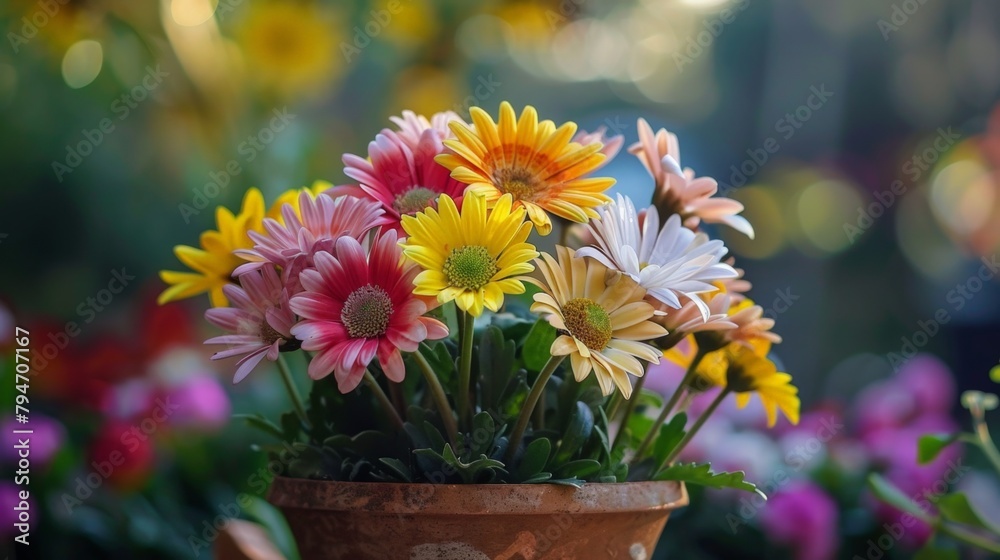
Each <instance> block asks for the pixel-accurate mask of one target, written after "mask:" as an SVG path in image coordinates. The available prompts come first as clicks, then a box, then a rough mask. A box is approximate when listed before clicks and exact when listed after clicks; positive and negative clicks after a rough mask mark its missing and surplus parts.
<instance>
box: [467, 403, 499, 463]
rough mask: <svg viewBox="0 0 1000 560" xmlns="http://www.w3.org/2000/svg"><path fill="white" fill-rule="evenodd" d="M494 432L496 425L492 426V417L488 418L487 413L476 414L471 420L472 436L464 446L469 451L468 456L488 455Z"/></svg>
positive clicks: (488, 414)
mask: <svg viewBox="0 0 1000 560" xmlns="http://www.w3.org/2000/svg"><path fill="white" fill-rule="evenodd" d="M496 430H497V429H496V424H494V422H493V417H492V416H490V413H489V412H480V413H479V414H476V416H475V417H473V418H472V434H471V437H470V438H469V439H470V441H468V442H467V445H466V447H467V448H468V449H469V455H470V456H472V457H476V456H478V455H489V453H490V450H491V449H492V447H493V440H494V437H495V436H496Z"/></svg>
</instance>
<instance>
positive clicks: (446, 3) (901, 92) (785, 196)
mask: <svg viewBox="0 0 1000 560" xmlns="http://www.w3.org/2000/svg"><path fill="white" fill-rule="evenodd" d="M0 6H2V13H0V17H2V19H0V23H2V25H3V31H4V36H5V41H4V42H5V43H6V44H4V45H2V46H0V123H2V128H3V134H0V168H2V170H3V174H4V181H3V186H2V187H0V189H2V190H0V263H3V265H2V270H3V273H2V276H0V355H3V356H4V359H3V364H2V366H0V369H2V371H3V375H4V377H3V379H4V382H3V387H2V389H0V395H2V398H3V402H4V404H3V409H2V410H3V413H2V414H0V420H2V422H3V423H4V424H5V426H4V428H3V431H4V434H3V437H4V438H7V437H9V436H8V433H9V432H10V429H9V428H8V426H14V424H13V422H14V420H13V419H12V418H10V417H8V416H7V415H8V414H9V412H8V411H12V408H13V406H14V405H13V403H14V400H15V395H16V394H17V393H15V389H13V387H12V385H13V382H12V381H8V380H13V378H14V375H13V370H14V363H13V359H14V358H13V357H12V348H13V345H14V341H13V336H12V335H13V331H14V327H15V325H17V326H20V327H23V328H25V329H28V330H29V331H30V337H31V348H32V351H33V352H34V355H35V361H34V362H33V363H32V365H33V369H34V370H35V372H36V375H34V376H33V377H31V381H30V388H29V389H28V393H27V396H28V398H29V399H30V407H29V408H30V410H31V426H32V427H33V428H34V429H35V432H36V434H43V435H41V436H38V435H36V441H35V442H34V444H33V445H34V447H33V448H32V454H33V455H32V464H31V472H30V490H31V500H32V509H31V520H30V524H31V537H30V539H31V546H30V547H19V549H18V550H17V556H18V557H25V558H41V557H46V558H48V557H53V558H55V557H59V558H62V557H78V558H84V557H101V558H131V557H135V556H138V555H140V554H141V555H143V556H145V557H157V558H186V557H201V558H205V557H211V555H212V545H213V544H214V539H215V538H216V537H214V536H213V530H212V524H213V522H215V521H216V520H218V519H223V520H224V519H226V518H227V516H228V517H234V516H235V517H246V518H252V519H262V518H268V516H271V515H273V514H272V513H271V512H270V511H269V510H268V508H267V506H266V505H265V504H264V503H263V501H262V500H261V497H262V496H263V495H264V492H265V489H266V486H267V482H268V481H269V480H270V477H271V476H273V475H271V474H270V473H268V471H267V470H266V468H264V465H265V464H266V463H265V460H264V458H263V454H262V453H260V451H259V450H257V449H255V448H254V446H253V442H254V441H257V440H258V439H259V436H258V435H257V434H255V433H252V432H250V430H249V429H248V428H247V427H246V426H245V425H244V423H243V422H238V421H230V418H231V415H232V414H233V413H237V414H240V413H248V412H254V413H257V412H260V413H262V414H264V415H265V416H271V417H277V415H278V414H279V413H280V411H282V410H283V409H285V408H286V407H287V406H288V403H287V402H286V401H285V396H284V394H283V393H282V392H281V388H280V383H279V382H278V380H277V379H276V378H273V377H270V378H269V377H268V376H266V375H258V376H253V378H252V379H251V380H249V381H248V382H246V383H242V384H240V385H239V386H237V387H234V386H232V385H231V384H230V379H231V374H232V368H231V364H228V363H211V362H210V361H208V359H207V358H208V356H209V355H210V352H207V351H205V350H203V349H202V345H201V342H202V341H203V340H204V339H205V338H206V337H207V336H210V335H211V334H212V332H211V331H210V329H208V328H207V326H206V325H205V324H204V321H203V319H202V313H203V311H204V309H205V308H207V305H208V302H207V298H203V297H199V298H195V299H192V300H187V301H184V302H181V303H177V304H170V305H167V306H163V307H160V306H157V305H156V302H155V299H156V295H157V294H158V293H159V292H160V291H162V289H163V288H164V285H163V284H162V283H161V282H160V280H159V279H158V277H157V271H159V270H161V269H172V270H177V269H178V267H179V266H180V264H179V263H178V262H177V261H176V258H175V257H174V255H173V254H172V247H173V246H174V245H177V244H188V245H197V242H198V236H199V234H200V233H201V232H203V231H205V230H207V229H211V228H214V227H215V221H214V220H215V218H214V208H215V207H216V206H218V205H222V206H226V207H228V208H230V209H234V210H235V209H236V208H238V206H239V202H240V199H241V198H242V195H243V193H244V191H245V190H246V189H247V188H249V187H251V186H256V187H259V188H260V189H261V190H262V191H263V192H264V194H265V198H266V199H267V200H268V201H270V200H273V199H274V197H276V196H277V195H278V194H280V193H281V192H283V191H285V190H286V189H289V188H292V187H299V186H304V185H309V184H312V182H313V181H314V180H318V179H322V180H327V181H330V182H332V183H334V184H339V183H342V182H345V181H346V177H345V176H344V175H343V173H342V164H341V155H342V154H343V153H345V152H350V153H356V154H364V153H365V152H366V147H367V143H368V142H369V141H370V140H371V139H373V138H374V135H375V134H376V133H377V132H378V131H379V130H380V129H382V128H383V127H386V126H389V125H390V123H389V120H388V117H389V116H390V115H396V114H399V113H400V112H401V111H402V110H403V109H412V110H414V111H416V112H418V113H424V114H430V113H432V112H435V111H441V110H453V111H455V112H457V113H459V114H460V115H462V116H463V117H467V116H468V108H469V107H470V106H477V105H478V106H482V107H484V108H485V109H486V110H487V111H488V112H490V113H492V114H495V113H496V108H497V106H498V105H499V103H500V102H501V101H502V100H509V101H511V102H512V103H513V105H514V106H515V107H516V108H520V107H521V106H523V105H525V104H532V105H534V106H535V107H537V109H538V111H539V113H540V114H541V115H542V116H543V118H550V119H553V120H555V121H556V122H563V121H566V120H573V121H575V122H577V123H578V124H579V125H580V127H581V128H583V129H586V130H594V129H596V128H598V127H602V126H603V127H605V128H606V129H607V130H608V132H609V134H622V135H624V136H625V141H626V143H627V144H626V145H628V144H631V143H632V142H634V141H636V140H637V132H636V118H637V117H640V116H641V117H645V118H646V119H647V120H649V121H650V122H651V123H652V124H653V126H654V127H655V128H658V127H666V128H667V129H669V130H671V131H672V132H675V133H676V134H677V135H678V137H679V139H680V143H681V148H682V155H683V160H682V163H683V164H684V165H685V166H690V167H692V168H694V169H695V170H696V171H697V172H698V174H699V175H708V176H712V177H715V178H716V179H718V180H719V182H720V190H721V192H722V194H723V195H725V196H729V197H732V198H735V199H737V200H740V201H741V202H743V203H744V204H745V205H746V206H747V209H746V211H745V213H744V215H745V216H746V217H747V218H748V219H750V221H751V222H752V223H753V225H754V227H755V229H756V232H757V235H756V238H755V239H754V240H749V239H747V238H745V237H742V236H741V235H740V234H739V233H734V232H732V231H718V232H713V233H716V234H718V235H721V236H722V238H723V239H724V240H725V241H726V242H727V245H728V246H729V247H730V248H731V249H732V252H733V254H734V255H735V256H736V257H737V263H738V265H739V266H741V267H743V268H745V269H746V271H747V277H748V279H750V280H751V281H752V282H753V284H754V287H753V290H752V291H751V292H750V295H751V297H753V299H755V300H756V301H757V303H759V304H761V305H762V306H763V307H764V308H765V309H766V310H767V312H768V316H771V317H774V318H775V319H776V320H777V323H778V324H777V327H776V329H775V330H776V331H777V332H778V333H780V334H781V335H782V336H783V337H784V339H785V341H784V343H783V344H782V345H781V346H780V347H778V348H777V352H778V354H779V356H780V358H781V361H782V363H783V365H784V368H785V370H786V371H788V372H790V373H792V374H793V375H794V376H795V379H796V383H797V384H798V385H799V387H801V392H802V396H803V406H804V409H805V410H807V411H809V413H807V414H806V415H805V417H804V421H803V423H802V425H800V426H799V427H797V428H794V429H793V428H791V427H789V426H783V427H779V429H777V430H775V431H771V432H766V431H764V430H762V429H761V427H762V425H763V424H762V422H761V419H760V418H758V417H756V416H754V415H752V414H750V415H747V414H744V413H737V412H736V411H730V413H727V414H725V415H722V416H721V417H720V419H719V420H718V421H717V422H715V427H714V428H713V429H711V430H708V429H707V430H706V432H705V435H704V437H703V438H702V445H701V446H698V447H699V448H700V449H702V451H698V450H697V449H696V450H694V451H693V453H696V454H697V453H700V454H701V457H703V458H708V459H711V460H713V462H714V463H717V464H722V465H725V464H727V462H729V464H731V465H740V466H742V465H744V464H746V463H747V462H748V461H749V462H750V463H751V465H750V468H748V471H749V475H750V476H749V478H751V479H754V480H756V481H757V482H758V483H760V484H762V485H763V486H764V489H765V491H767V492H768V494H769V495H771V496H772V499H771V501H770V502H769V503H768V504H767V505H759V506H758V505H755V504H750V503H749V502H744V501H743V500H744V499H745V496H738V495H736V496H734V495H730V494H727V493H722V492H709V493H707V494H705V495H698V496H695V497H694V499H693V500H692V503H693V504H694V505H692V506H691V507H690V508H688V509H687V510H685V511H684V512H681V513H680V514H678V515H676V516H675V517H674V518H672V519H671V524H670V526H669V527H668V530H667V533H666V535H665V537H664V541H663V545H662V546H661V554H664V553H667V552H670V551H675V552H674V556H672V557H681V558H796V559H803V560H809V559H813V560H822V559H827V558H852V557H854V555H860V556H861V557H865V555H866V554H867V555H868V556H867V557H869V558H873V557H874V556H872V554H873V552H872V549H871V546H872V545H873V544H874V545H875V546H876V547H878V548H879V550H880V551H881V552H882V553H883V554H885V555H886V557H899V558H906V557H909V556H910V552H909V551H912V550H914V549H915V548H916V547H918V546H919V545H920V544H921V543H922V542H923V541H924V540H926V538H927V536H928V534H929V531H927V530H925V528H924V529H919V530H918V529H912V530H911V529H908V530H907V533H906V534H905V535H903V536H902V537H893V539H891V543H890V544H892V545H893V546H890V547H888V548H886V547H885V546H882V545H880V544H879V543H880V542H882V543H883V544H884V539H883V541H879V538H880V537H883V536H884V535H885V534H886V531H887V529H886V526H887V525H886V524H887V523H889V524H891V523H892V522H893V520H894V519H895V518H894V517H893V516H894V515H896V513H895V512H893V511H891V510H887V509H886V508H880V507H876V506H875V503H874V502H873V501H872V500H871V498H870V496H867V494H866V492H865V490H864V484H863V481H864V476H865V475H866V474H867V473H868V472H871V471H879V472H884V473H887V476H888V477H889V478H890V479H892V480H894V481H896V482H897V483H898V484H900V485H901V486H903V488H904V490H905V491H906V492H907V493H908V494H910V495H917V494H920V493H921V492H922V491H923V490H924V489H926V488H931V487H933V485H934V483H935V481H937V480H939V479H941V478H942V477H947V478H948V481H947V482H948V483H949V484H953V485H955V486H957V487H963V488H965V487H967V488H968V489H969V493H970V495H971V496H972V497H974V498H975V500H976V503H977V506H978V507H980V508H981V509H983V510H984V511H987V512H989V513H990V514H992V518H993V519H1000V487H998V485H997V481H996V479H995V478H990V477H989V476H987V475H985V474H982V473H980V472H979V471H977V470H975V469H973V470H972V471H970V472H965V470H963V471H962V475H961V476H955V477H951V476H950V475H949V474H948V473H949V469H952V470H954V468H953V467H954V463H953V462H954V461H959V460H962V459H961V458H960V457H959V455H960V450H957V449H956V450H955V452H954V453H952V454H951V455H949V456H945V457H942V459H941V460H940V461H939V462H937V463H935V464H932V465H931V466H929V467H916V466H914V465H913V463H914V460H915V441H916V437H917V436H918V435H920V434H922V433H924V432H926V431H933V430H943V431H948V430H954V429H956V428H957V427H960V426H963V425H965V424H967V420H966V418H967V415H966V414H965V413H964V411H963V410H962V409H961V407H960V406H959V404H958V400H959V399H958V394H959V392H960V391H964V390H968V389H982V390H988V389H989V388H990V386H991V385H993V384H992V383H991V382H990V380H989V377H988V375H987V372H988V371H989V370H990V369H991V368H992V367H993V366H995V365H997V364H998V361H1000V290H998V283H997V281H996V275H997V274H998V272H1000V109H998V108H997V102H998V100H1000V5H998V4H997V3H996V2H991V1H988V0H965V1H955V2H944V1H926V2H925V1H923V0H898V1H896V2H890V1H888V0H887V1H879V2H870V1H867V0H850V1H847V0H844V1H840V2H829V1H826V0H798V1H792V0H624V1H623V0H617V1H612V0H558V1H557V0H551V1H545V0H543V1H535V2H527V1H501V0H495V1H469V0H388V1H382V0H374V1H366V0H346V1H338V2H333V1H329V2H326V1H318V0H317V1H310V0H296V1H280V2H279V1H266V0H161V1H159V2H157V1H155V0H138V1H125V0H3V1H2V2H0ZM607 172H608V174H611V175H614V176H616V177H618V178H619V182H618V185H617V186H616V187H615V189H617V190H619V191H620V192H624V193H627V194H629V195H631V196H632V197H633V198H634V199H635V200H636V201H637V203H644V201H646V200H648V198H649V197H650V196H651V194H652V182H651V181H650V179H649V177H648V176H647V175H646V172H645V170H644V169H643V168H642V166H641V165H640V164H639V162H638V161H637V160H635V158H633V157H631V156H629V155H628V154H627V153H624V152H623V153H622V154H621V155H619V156H618V158H617V159H616V160H615V161H613V162H612V163H611V164H610V166H609V167H608V168H607ZM932 356H936V357H932ZM993 387H995V385H993ZM8 403H9V404H8ZM150 418H154V419H155V422H152V421H149V422H147V421H148V419H150ZM828 433H829V437H826V435H825V434H828ZM12 445H13V444H12V443H11V445H8V444H7V443H6V440H5V444H4V449H3V450H0V462H2V463H3V465H4V467H3V468H4V471H5V475H4V478H3V480H0V502H2V503H4V504H5V505H4V510H3V511H0V519H2V520H3V523H2V524H0V534H3V535H4V543H5V544H8V543H10V542H11V541H12V539H13V536H14V535H15V534H16V533H15V529H13V523H14V522H15V520H14V519H15V513H12V508H11V507H7V506H6V504H7V503H8V502H9V503H11V504H14V503H16V502H18V501H19V500H17V499H15V496H16V488H15V487H14V485H13V480H14V476H15V471H16V470H17V466H16V457H15V456H14V452H13V451H11V446H12ZM803 450H805V451H803ZM969 455H970V456H969V457H966V458H965V459H964V463H962V464H963V465H969V466H973V467H974V466H976V465H977V464H979V463H980V462H981V461H980V458H979V457H977V456H974V455H973V454H972V453H970V454H969ZM112 459H120V461H117V460H116V461H115V462H116V463H118V464H110V462H111V461H112ZM946 460H947V461H952V463H948V462H947V461H946ZM779 474H781V476H778V475H779ZM951 478H955V479H956V480H951ZM768 485H770V487H769V486H768ZM963 485H964V486H963ZM234 504H238V508H237V511H238V514H236V515H233V514H231V513H227V512H231V510H232V509H233V505H234ZM220 516H222V517H220ZM988 517H989V516H988ZM793 519H794V520H795V522H790V521H789V520H793ZM676 551H683V552H682V553H680V555H679V556H678V555H677V554H678V552H676Z"/></svg>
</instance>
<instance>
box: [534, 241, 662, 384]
mask: <svg viewBox="0 0 1000 560" xmlns="http://www.w3.org/2000/svg"><path fill="white" fill-rule="evenodd" d="M556 254H557V257H558V259H559V260H558V261H556V259H553V258H552V256H551V255H549V254H547V253H546V254H543V255H542V257H541V258H540V259H539V260H538V261H536V262H537V263H538V270H539V271H540V272H541V273H542V277H543V278H544V282H543V283H539V286H540V287H541V288H542V289H543V290H544V291H543V292H541V293H537V294H535V295H534V300H535V303H533V304H532V305H531V312H532V313H538V314H540V315H542V316H543V317H545V318H546V319H547V320H548V322H549V324H550V325H552V326H553V327H555V328H556V329H557V330H558V331H559V333H560V335H559V337H557V338H556V340H555V341H554V342H553V343H552V348H551V350H550V352H551V353H552V355H553V356H566V355H568V356H569V357H570V363H571V364H572V366H573V377H574V378H575V379H576V380H577V381H578V382H582V381H583V380H584V379H586V378H587V376H588V375H590V372H591V371H593V372H594V376H595V377H596V378H597V382H598V385H600V387H601V392H602V393H603V394H604V395H605V396H607V395H610V394H611V393H613V392H614V391H615V387H617V388H618V390H619V391H621V393H622V396H624V397H625V398H626V399H627V398H629V397H630V396H631V395H632V382H631V381H630V380H629V376H628V374H630V373H631V374H632V375H634V376H636V377H642V375H643V372H644V369H643V366H642V364H641V363H640V362H639V360H637V359H636V358H642V359H643V360H645V361H647V362H652V363H654V364H656V363H659V362H660V356H659V355H660V353H659V351H657V350H656V348H654V347H652V346H650V345H649V344H646V342H645V341H648V340H652V339H655V338H659V337H661V336H664V335H666V334H667V330H666V329H664V328H663V327H661V326H660V325H657V324H656V323H654V322H652V321H650V319H651V318H652V317H653V312H654V308H653V306H652V305H650V304H649V303H647V302H646V301H644V300H643V298H644V297H645V295H646V290H644V289H642V287H641V286H639V285H638V284H636V283H635V282H634V281H633V280H632V279H631V278H629V277H628V276H625V275H623V274H620V273H615V272H612V271H610V270H609V269H608V268H607V267H606V266H604V265H603V264H601V263H599V262H597V261H595V260H593V259H585V258H583V257H580V258H574V257H573V256H572V253H571V252H570V250H569V249H567V248H566V247H562V246H559V245H557V246H556Z"/></svg>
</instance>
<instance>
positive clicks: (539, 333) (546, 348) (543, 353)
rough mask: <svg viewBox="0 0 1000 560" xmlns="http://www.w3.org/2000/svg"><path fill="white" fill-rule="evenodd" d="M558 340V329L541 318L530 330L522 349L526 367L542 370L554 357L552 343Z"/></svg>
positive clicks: (532, 369) (522, 357)
mask: <svg viewBox="0 0 1000 560" xmlns="http://www.w3.org/2000/svg"><path fill="white" fill-rule="evenodd" d="M555 340H556V329H555V328H554V327H553V326H552V325H550V324H549V323H548V321H546V320H544V319H539V320H538V321H537V322H535V325H534V326H533V327H531V330H530V331H528V336H527V338H525V339H524V348H523V349H522V350H521V359H522V360H523V361H524V367H526V368H528V369H529V370H531V371H542V368H544V367H545V364H546V362H548V361H549V358H551V357H552V353H551V349H552V343H553V342H555Z"/></svg>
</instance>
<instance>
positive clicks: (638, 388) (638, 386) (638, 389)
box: [608, 375, 646, 451]
mask: <svg viewBox="0 0 1000 560" xmlns="http://www.w3.org/2000/svg"><path fill="white" fill-rule="evenodd" d="M645 383H646V375H643V376H642V377H640V378H639V380H638V381H636V382H635V387H633V388H632V398H631V399H629V400H628V402H627V403H625V415H624V416H622V423H621V426H619V427H618V433H617V434H615V440H614V442H612V443H611V450H612V451H614V450H615V448H616V447H618V442H619V441H621V438H622V434H624V433H625V428H626V427H628V419H629V418H631V417H632V411H634V410H635V403H636V401H638V400H639V394H641V393H642V386H643V385H645ZM616 412H617V411H616ZM614 420H615V418H614V416H611V415H609V416H608V422H614Z"/></svg>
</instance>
